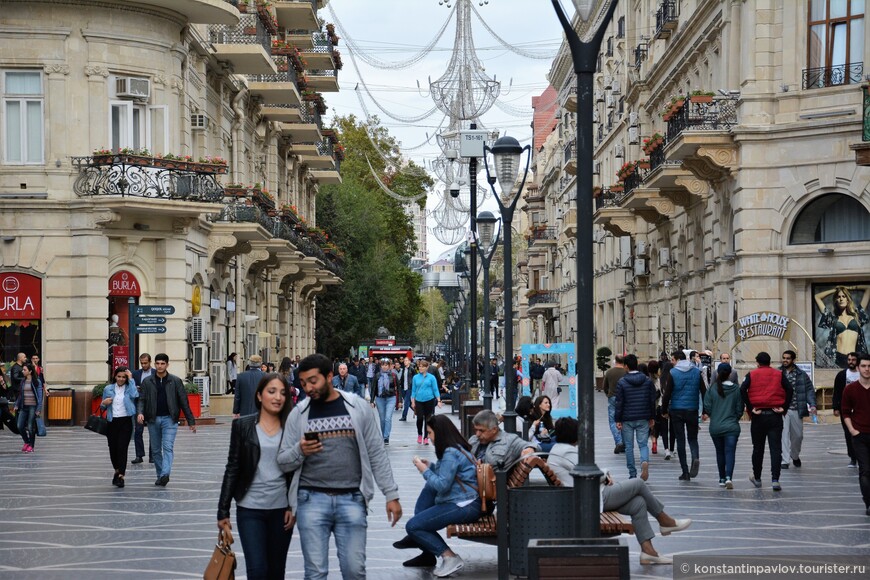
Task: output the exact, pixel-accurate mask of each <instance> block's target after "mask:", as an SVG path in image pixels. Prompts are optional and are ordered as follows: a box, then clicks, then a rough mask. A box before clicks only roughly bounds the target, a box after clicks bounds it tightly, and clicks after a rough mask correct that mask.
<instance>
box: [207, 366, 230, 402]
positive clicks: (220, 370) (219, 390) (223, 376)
mask: <svg viewBox="0 0 870 580" xmlns="http://www.w3.org/2000/svg"><path fill="white" fill-rule="evenodd" d="M208 378H209V392H210V393H211V394H212V395H223V394H224V393H225V392H226V386H227V365H226V364H224V363H222V362H220V363H211V364H210V365H208Z"/></svg>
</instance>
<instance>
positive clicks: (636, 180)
mask: <svg viewBox="0 0 870 580" xmlns="http://www.w3.org/2000/svg"><path fill="white" fill-rule="evenodd" d="M646 173H647V172H646V171H645V170H643V169H640V168H637V169H635V170H634V173H632V174H631V175H629V176H628V177H626V178H625V180H624V181H623V188H624V189H623V196H626V195H628V194H629V193H631V192H632V191H634V190H635V189H636V188H638V187H640V185H641V184H642V183H643V179H644V177H645V176H646Z"/></svg>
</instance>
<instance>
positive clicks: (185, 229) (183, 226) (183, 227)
mask: <svg viewBox="0 0 870 580" xmlns="http://www.w3.org/2000/svg"><path fill="white" fill-rule="evenodd" d="M195 221H199V218H174V219H173V220H172V232H173V233H176V234H184V235H187V234H188V233H190V226H191V225H192V224H193V223H194V222H195Z"/></svg>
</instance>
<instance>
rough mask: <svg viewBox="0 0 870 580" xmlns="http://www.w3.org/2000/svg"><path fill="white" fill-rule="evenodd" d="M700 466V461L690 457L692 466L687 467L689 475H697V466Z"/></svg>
mask: <svg viewBox="0 0 870 580" xmlns="http://www.w3.org/2000/svg"><path fill="white" fill-rule="evenodd" d="M700 466H701V461H700V460H699V459H692V467H691V468H690V469H689V475H691V476H692V477H698V468H699V467H700Z"/></svg>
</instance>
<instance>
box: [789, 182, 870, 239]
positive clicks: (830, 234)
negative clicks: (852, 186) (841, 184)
mask: <svg viewBox="0 0 870 580" xmlns="http://www.w3.org/2000/svg"><path fill="white" fill-rule="evenodd" d="M867 240H870V213H868V212H867V209H866V208H865V207H864V206H863V205H862V204H861V202H859V201H858V200H857V199H855V198H854V197H851V196H848V195H843V194H842V193H831V194H828V195H825V196H822V197H820V198H818V199H815V200H813V201H812V202H810V203H809V204H807V206H806V207H805V208H803V209H802V210H801V212H800V214H799V215H798V218H797V221H795V224H794V226H793V227H792V229H791V238H790V240H789V243H791V244H819V243H831V242H863V241H867Z"/></svg>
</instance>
